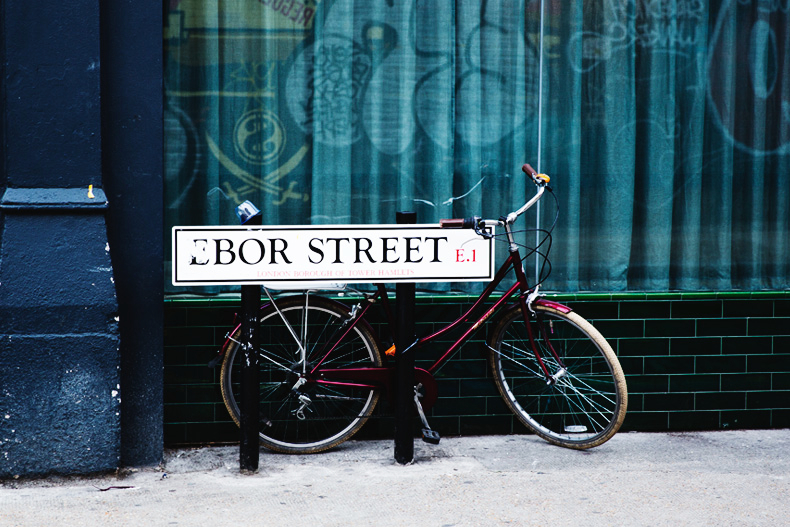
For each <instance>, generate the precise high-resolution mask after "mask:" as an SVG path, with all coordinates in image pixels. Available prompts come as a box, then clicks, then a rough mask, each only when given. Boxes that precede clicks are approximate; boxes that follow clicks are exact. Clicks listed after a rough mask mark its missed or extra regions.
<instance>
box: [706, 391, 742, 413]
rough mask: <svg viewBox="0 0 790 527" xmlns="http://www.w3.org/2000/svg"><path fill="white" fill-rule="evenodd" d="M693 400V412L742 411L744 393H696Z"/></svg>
mask: <svg viewBox="0 0 790 527" xmlns="http://www.w3.org/2000/svg"><path fill="white" fill-rule="evenodd" d="M694 397H695V399H694V409H695V410H744V409H745V408H746V393H745V392H726V393H725V392H707V393H697V394H695V396H694Z"/></svg>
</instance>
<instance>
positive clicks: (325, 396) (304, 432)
mask: <svg viewBox="0 0 790 527" xmlns="http://www.w3.org/2000/svg"><path fill="white" fill-rule="evenodd" d="M277 307H278V308H279V309H280V312H281V313H282V316H283V317H285V319H286V320H287V321H288V323H289V324H290V325H291V328H292V329H293V331H294V333H295V334H296V335H297V336H298V337H299V339H300V341H301V342H302V344H303V346H304V348H305V350H306V352H307V365H306V366H305V367H303V365H302V360H301V351H300V348H299V345H298V344H297V342H296V340H295V339H294V337H293V335H292V334H291V332H290V331H289V330H288V328H287V326H286V325H285V323H284V322H283V319H282V318H281V316H280V314H279V313H278V312H277V310H276V309H275V308H274V307H273V306H272V305H268V306H266V307H265V308H263V309H262V310H261V314H260V320H261V327H260V330H259V332H260V355H259V363H260V419H259V422H260V425H259V426H260V432H259V436H260V440H261V444H262V445H263V446H265V447H266V448H269V449H271V450H274V451H277V452H284V453H289V454H309V453H315V452H322V451H324V450H328V449H330V448H333V447H335V446H337V445H339V444H340V443H342V442H343V441H345V440H347V439H348V438H350V437H351V436H352V435H354V433H356V432H357V431H358V430H359V429H360V428H361V427H362V425H363V424H365V421H366V420H367V418H368V417H369V416H370V415H371V413H373V409H374V408H375V406H376V402H377V401H378V398H379V392H378V390H375V389H371V388H359V387H353V386H337V385H335V386H327V385H325V384H319V383H316V382H313V381H312V379H309V378H307V379H306V382H304V384H302V385H301V386H298V387H297V388H296V389H295V388H294V386H295V385H296V383H297V381H299V379H300V375H301V374H302V373H303V372H304V371H307V372H309V371H310V370H311V369H312V367H313V366H314V364H313V361H316V360H320V357H318V356H317V355H318V354H319V353H320V352H321V350H322V349H323V346H324V345H325V344H326V343H327V342H328V341H330V340H333V339H337V338H339V334H337V333H336V331H337V330H338V328H339V327H340V326H341V325H342V324H343V322H344V321H345V320H347V319H348V315H349V310H348V309H347V308H346V307H345V306H344V305H342V304H340V303H338V302H334V301H332V300H329V299H326V298H322V297H319V296H312V295H311V296H309V298H308V297H306V296H292V297H286V298H282V299H280V300H277ZM239 332H240V329H237V330H236V332H235V333H234V334H233V335H232V340H229V341H228V342H229V344H228V345H227V349H225V350H224V352H225V358H224V360H223V363H222V373H221V377H220V385H221V388H222V398H223V399H224V401H225V406H226V407H227V409H228V412H229V413H230V415H231V417H232V418H233V420H234V421H235V422H236V424H237V425H238V424H239V405H238V402H237V401H238V400H239V399H240V381H241V360H242V358H243V356H244V353H242V352H240V349H239V347H240V346H239V343H238V342H236V341H238V340H239ZM323 365H324V366H326V367H332V368H348V367H365V366H367V367H371V366H381V355H380V353H379V349H378V346H377V345H376V339H375V338H374V336H373V334H372V332H371V330H370V326H368V325H367V324H366V323H364V322H363V323H359V324H357V325H356V326H355V327H354V329H353V330H352V331H351V332H350V333H349V334H348V335H347V336H346V337H345V338H344V339H343V341H342V342H341V343H340V345H339V346H338V347H337V349H335V350H334V351H333V353H332V356H331V357H329V359H327V360H326V361H325V362H324V363H323Z"/></svg>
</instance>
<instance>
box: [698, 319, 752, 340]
mask: <svg viewBox="0 0 790 527" xmlns="http://www.w3.org/2000/svg"><path fill="white" fill-rule="evenodd" d="M741 335H746V319H742V318H730V319H700V320H697V336H700V337H707V336H722V337H727V336H741Z"/></svg>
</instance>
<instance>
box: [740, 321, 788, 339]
mask: <svg viewBox="0 0 790 527" xmlns="http://www.w3.org/2000/svg"><path fill="white" fill-rule="evenodd" d="M748 334H749V335H788V334H790V318H750V319H749V322H748Z"/></svg>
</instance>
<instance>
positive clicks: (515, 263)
mask: <svg viewBox="0 0 790 527" xmlns="http://www.w3.org/2000/svg"><path fill="white" fill-rule="evenodd" d="M511 267H513V270H514V271H515V272H516V282H515V283H514V284H513V285H512V286H510V289H508V290H507V292H506V293H505V294H503V295H502V297H501V298H499V300H497V301H496V302H494V305H493V306H491V307H490V308H489V309H487V310H486V312H485V313H483V315H482V316H481V317H480V318H478V320H477V321H476V322H475V323H474V324H472V326H470V327H469V329H467V330H466V331H465V332H464V334H463V335H461V336H460V337H459V338H458V340H456V341H455V342H454V343H453V344H452V345H451V346H450V347H449V348H447V350H446V351H445V352H444V354H442V356H441V357H439V358H438V359H437V360H436V362H434V363H433V365H431V367H430V368H428V371H429V372H430V373H431V374H433V373H434V372H435V371H436V370H438V369H439V368H441V367H442V365H444V363H445V362H447V360H448V359H449V358H450V357H451V356H452V355H453V353H455V351H456V350H458V348H460V347H461V346H462V345H463V344H464V343H465V342H466V341H467V340H468V339H469V337H470V336H471V335H472V334H473V333H474V332H475V331H476V330H477V329H478V328H479V327H480V326H482V325H483V324H484V323H485V322H486V320H488V319H489V318H491V316H492V315H493V314H494V313H496V312H497V311H499V309H500V308H501V307H502V306H503V305H504V304H505V303H507V302H508V301H509V300H510V298H511V297H512V296H513V294H514V293H515V292H516V291H517V290H519V289H520V290H521V293H522V295H523V294H526V293H527V292H528V291H529V284H528V283H527V278H526V276H525V274H524V269H523V267H522V266H521V255H520V254H519V252H518V249H517V248H513V249H511V250H510V254H509V255H508V258H507V260H506V261H505V262H504V263H503V264H502V266H501V267H500V268H499V270H498V271H497V273H496V275H495V276H494V280H493V281H491V283H489V284H488V286H486V288H485V290H484V291H483V293H482V294H481V295H480V296H479V297H478V298H477V300H476V301H475V303H474V304H473V305H472V307H470V308H469V309H468V310H467V311H466V313H464V314H463V315H461V316H460V317H459V318H457V319H456V320H455V321H454V322H452V323H451V324H449V325H448V326H445V327H444V328H442V329H440V330H439V331H437V332H436V333H433V334H432V335H428V336H427V337H423V338H421V339H419V340H418V341H417V344H418V345H422V344H425V343H428V342H430V341H432V340H434V339H435V338H437V337H440V336H441V335H444V334H445V333H447V332H448V331H451V330H453V329H454V328H456V327H458V325H459V324H461V323H462V322H465V321H467V319H468V318H469V316H470V315H471V314H472V313H473V312H474V311H475V310H476V309H477V308H478V307H479V306H480V305H482V304H483V303H484V302H485V301H486V300H487V299H488V297H489V296H491V294H492V293H493V292H494V289H496V287H497V286H498V285H499V284H500V283H501V282H502V280H504V278H505V276H506V275H507V273H508V271H509V270H510V268H511Z"/></svg>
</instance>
